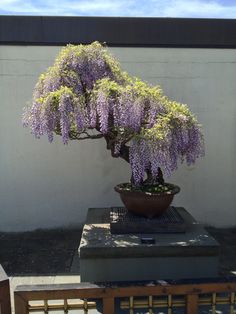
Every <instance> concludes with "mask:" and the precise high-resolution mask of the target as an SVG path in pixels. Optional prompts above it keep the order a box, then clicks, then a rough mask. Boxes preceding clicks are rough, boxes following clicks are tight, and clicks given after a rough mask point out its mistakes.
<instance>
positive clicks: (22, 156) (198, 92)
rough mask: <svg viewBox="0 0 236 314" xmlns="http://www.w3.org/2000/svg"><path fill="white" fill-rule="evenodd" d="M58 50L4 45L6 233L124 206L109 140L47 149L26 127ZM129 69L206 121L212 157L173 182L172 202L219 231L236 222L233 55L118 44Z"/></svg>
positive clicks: (121, 175) (1, 102) (1, 160)
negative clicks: (27, 110)
mask: <svg viewBox="0 0 236 314" xmlns="http://www.w3.org/2000/svg"><path fill="white" fill-rule="evenodd" d="M59 49H60V48H59V47H32V46H28V47H27V46H24V47H23V46H1V47H0V108H1V109H0V230H1V231H19V230H32V229H36V228H49V227H50V228H51V227H59V226H70V225H73V224H81V223H82V222H83V221H84V219H85V215H86V211H87V208H88V207H102V206H111V205H119V204H121V203H120V201H119V198H118V195H116V193H115V192H114V191H113V186H114V185H115V184H116V183H120V182H124V181H127V180H128V179H129V176H130V173H129V167H128V165H126V164H125V162H123V161H122V160H119V159H113V158H111V157H110V155H109V152H107V151H106V149H105V143H104V141H103V140H97V141H87V142H85V141H83V142H71V144H69V145H68V146H63V144H62V143H61V141H60V139H59V138H58V139H56V140H55V142H54V143H53V144H49V143H48V142H47V140H46V138H45V139H41V140H36V139H34V138H33V136H32V135H31V134H30V133H29V130H28V129H24V128H23V127H22V126H21V114H22V108H23V107H24V105H25V103H26V101H27V100H29V99H30V98H31V95H32V90H33V87H34V85H35V83H36V81H37V78H38V76H39V74H40V73H41V72H42V71H44V70H45V69H46V68H47V67H48V66H49V65H51V64H52V62H53V60H54V58H55V56H56V54H57V53H58V51H59ZM111 50H112V52H113V53H114V55H115V56H117V58H118V59H119V60H120V62H121V63H122V65H123V68H124V69H125V70H127V71H128V72H129V73H130V74H133V75H136V76H140V77H141V78H142V79H144V80H147V81H149V82H151V83H153V84H160V85H161V86H162V88H163V89H164V92H165V93H166V94H167V95H168V96H169V97H171V98H173V99H175V100H177V101H180V102H183V103H187V104H189V106H190V108H191V109H192V110H193V111H194V112H195V113H196V114H197V116H198V118H199V121H200V122H201V123H202V124H203V126H204V130H205V140H206V157H205V158H204V159H202V160H199V161H198V162H197V164H196V165H195V166H194V167H190V168H188V167H187V166H185V165H183V166H181V167H180V168H179V170H178V171H177V172H176V174H175V175H174V176H173V177H172V178H170V180H169V181H171V182H174V183H177V184H178V185H180V186H181V188H182V191H181V193H180V194H179V195H178V196H177V197H176V199H175V202H174V203H175V205H181V206H185V207H186V208H187V209H188V210H189V211H190V212H191V213H192V214H193V215H194V216H195V217H196V218H197V219H199V220H200V221H202V222H204V223H208V224H212V225H216V226H231V225H236V212H235V209H236V205H235V203H236V188H235V187H236V166H235V164H236V121H235V119H236V105H235V100H236V50H230V49H173V48H112V49H111Z"/></svg>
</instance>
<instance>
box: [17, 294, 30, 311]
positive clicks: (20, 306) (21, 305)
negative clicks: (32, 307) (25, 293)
mask: <svg viewBox="0 0 236 314" xmlns="http://www.w3.org/2000/svg"><path fill="white" fill-rule="evenodd" d="M14 301H15V314H28V302H27V301H26V300H25V299H24V298H23V297H22V296H20V295H18V294H17V293H15V295H14Z"/></svg>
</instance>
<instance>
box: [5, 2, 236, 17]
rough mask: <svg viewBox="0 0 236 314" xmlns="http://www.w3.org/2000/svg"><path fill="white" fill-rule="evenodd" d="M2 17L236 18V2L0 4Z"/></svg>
mask: <svg viewBox="0 0 236 314" xmlns="http://www.w3.org/2000/svg"><path fill="white" fill-rule="evenodd" d="M0 14H12V15H67V16H70V15H72V16H73V15H78V16H134V17H137V16H140V17H145V16H146V17H158V16H159V17H194V18H200V17H202V18H236V0H210V1H206V0H136V1H135V0H62V1H60V0H48V1H42V0H0Z"/></svg>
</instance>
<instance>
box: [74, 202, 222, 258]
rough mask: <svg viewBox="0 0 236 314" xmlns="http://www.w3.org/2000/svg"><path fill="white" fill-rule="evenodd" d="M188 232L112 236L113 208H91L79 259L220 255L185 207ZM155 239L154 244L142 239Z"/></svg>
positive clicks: (182, 210)
mask: <svg viewBox="0 0 236 314" xmlns="http://www.w3.org/2000/svg"><path fill="white" fill-rule="evenodd" d="M176 209H177V211H178V212H179V214H180V215H181V216H182V217H183V218H184V220H185V223H186V233H171V234H166V233H163V234H161V233H158V234H150V235H148V234H111V232H110V208H89V210H88V214H87V219H86V223H85V225H84V228H83V233H82V238H81V242H80V247H79V254H80V258H124V257H125V258H135V257H144V258H145V257H171V256H172V257H178V256H181V257H184V256H196V257H197V256H218V255H219V244H218V243H217V242H216V240H215V239H214V238H213V237H212V236H211V235H210V234H209V233H208V232H207V231H206V230H205V229H204V227H203V226H202V225H201V224H199V223H198V222H196V220H195V219H194V218H193V217H192V216H191V215H190V214H189V213H188V212H187V211H186V210H185V209H184V208H182V207H176ZM148 236H150V237H151V238H154V240H155V243H154V244H146V243H145V244H144V243H141V238H143V237H148Z"/></svg>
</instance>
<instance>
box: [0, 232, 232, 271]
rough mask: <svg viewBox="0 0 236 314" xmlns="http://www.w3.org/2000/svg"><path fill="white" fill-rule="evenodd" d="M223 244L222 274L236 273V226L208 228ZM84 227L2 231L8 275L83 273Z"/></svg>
mask: <svg viewBox="0 0 236 314" xmlns="http://www.w3.org/2000/svg"><path fill="white" fill-rule="evenodd" d="M207 230H208V232H209V233H210V234H211V235H212V236H213V237H215V239H216V240H217V241H218V242H219V243H220V247H221V254H220V274H222V275H227V274H233V273H234V272H236V227H235V228H227V229H226V228H224V229H218V228H214V227H207ZM81 232H82V230H81V229H53V230H36V231H33V232H22V233H3V232H2V233H1V232H0V264H2V266H3V268H4V269H5V271H6V272H7V274H8V276H40V275H41V276H49V277H50V276H59V275H68V276H70V275H79V257H78V253H77V250H78V247H79V243H80V238H81Z"/></svg>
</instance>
